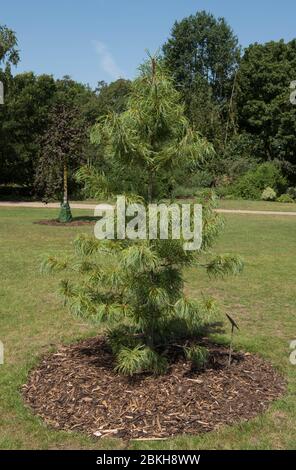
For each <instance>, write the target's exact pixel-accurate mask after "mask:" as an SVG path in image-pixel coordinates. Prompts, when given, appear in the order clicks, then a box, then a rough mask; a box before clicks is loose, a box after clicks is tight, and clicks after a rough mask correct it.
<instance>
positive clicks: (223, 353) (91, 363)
mask: <svg viewBox="0 0 296 470" xmlns="http://www.w3.org/2000/svg"><path fill="white" fill-rule="evenodd" d="M208 347H209V348H210V360H209V364H208V366H207V368H206V369H205V370H203V371H200V372H198V371H194V370H191V369H190V365H189V364H188V363H185V362H184V360H182V358H181V357H180V356H179V357H178V356H177V355H176V358H175V360H174V363H173V364H171V366H170V368H169V371H168V373H167V374H166V375H163V376H159V377H154V376H151V375H149V374H142V375H138V376H136V377H134V378H127V377H123V376H121V375H119V374H116V373H115V372H114V371H113V365H114V364H113V360H112V356H111V353H110V350H109V348H108V346H107V345H106V343H105V341H104V339H103V338H101V337H99V338H92V339H88V340H86V341H83V342H81V343H78V344H75V345H71V346H63V347H60V348H59V350H58V351H57V352H56V353H55V354H50V355H47V356H46V357H44V359H43V360H42V362H41V364H40V365H39V367H38V368H36V369H34V370H33V371H32V372H31V374H30V376H29V379H28V383H27V384H26V385H24V387H23V395H24V399H25V402H26V403H27V404H28V405H29V406H30V407H31V408H32V409H33V410H34V412H35V413H36V414H37V415H38V416H41V417H42V418H43V419H44V420H45V422H46V423H47V424H48V425H50V426H52V427H54V428H56V429H63V430H72V431H83V432H86V433H87V434H89V435H92V436H97V437H121V438H124V439H127V440H129V439H135V438H140V439H147V438H155V439H158V438H167V437H171V436H175V435H178V434H185V433H186V434H197V433H203V432H207V431H211V430H213V429H216V428H218V427H219V426H222V425H225V424H233V423H236V422H239V421H245V420H249V419H251V418H254V417H255V416H256V415H258V414H259V413H262V412H264V411H265V410H266V409H267V408H268V406H269V404H270V403H271V402H272V401H273V400H276V399H277V398H279V397H280V396H281V395H282V394H283V393H284V392H285V388H286V384H285V381H284V379H283V378H282V377H281V376H280V375H279V374H278V372H276V371H275V370H274V369H273V368H272V366H271V365H270V364H269V363H268V362H265V361H264V360H262V359H261V358H259V357H257V356H255V355H251V354H249V353H245V354H244V353H235V354H234V356H233V362H232V364H231V366H230V367H227V350H226V349H225V348H224V347H221V346H218V345H213V344H211V345H208Z"/></svg>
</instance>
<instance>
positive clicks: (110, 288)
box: [44, 59, 242, 375]
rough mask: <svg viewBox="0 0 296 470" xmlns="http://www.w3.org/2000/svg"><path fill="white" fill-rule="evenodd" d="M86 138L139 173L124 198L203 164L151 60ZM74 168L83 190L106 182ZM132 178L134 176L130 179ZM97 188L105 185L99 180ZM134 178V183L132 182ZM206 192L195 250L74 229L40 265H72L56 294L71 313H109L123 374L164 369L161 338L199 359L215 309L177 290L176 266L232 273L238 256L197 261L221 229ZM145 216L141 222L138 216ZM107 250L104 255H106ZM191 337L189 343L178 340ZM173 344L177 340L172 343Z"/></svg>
mask: <svg viewBox="0 0 296 470" xmlns="http://www.w3.org/2000/svg"><path fill="white" fill-rule="evenodd" d="M92 138H93V139H94V140H98V141H101V140H102V139H103V140H104V141H105V142H106V144H107V145H108V150H109V155H110V158H116V159H117V160H118V162H119V163H120V165H121V166H122V167H124V169H125V171H127V172H128V171H129V168H131V167H135V168H136V169H137V170H138V175H139V177H140V175H143V181H144V182H145V191H144V192H142V197H140V196H139V194H135V193H134V194H132V193H130V194H129V198H130V199H133V200H136V201H139V200H140V201H142V202H143V203H144V204H147V203H148V202H149V201H151V200H153V199H155V198H157V197H158V194H157V181H158V179H159V178H161V177H162V171H163V169H169V170H172V169H173V168H176V167H182V166H184V165H188V164H190V163H191V162H193V161H194V162H199V163H200V164H202V162H204V160H205V158H207V156H209V155H210V154H211V152H212V149H211V146H210V145H209V144H208V143H207V142H206V141H204V140H203V139H202V138H201V137H200V135H199V134H198V133H196V132H194V131H193V130H192V129H191V128H190V125H189V122H188V120H187V119H186V117H185V115H184V106H183V104H182V103H181V100H180V95H179V93H178V92H177V91H176V90H175V89H174V86H173V83H172V80H171V79H170V77H169V76H168V75H167V73H166V72H165V70H163V68H162V67H161V66H160V65H159V64H157V63H156V62H155V60H154V59H152V61H151V62H150V63H149V64H146V65H145V66H144V67H143V69H142V74H141V76H140V77H139V78H138V79H136V80H135V81H134V82H133V84H132V90H131V94H130V97H129V101H128V106H127V110H126V111H125V112H123V113H121V114H120V115H116V114H113V115H109V116H108V117H107V118H106V119H104V120H102V121H101V122H100V123H99V124H97V125H96V126H95V128H94V130H93V133H92ZM79 176H80V178H81V179H82V180H84V181H85V184H86V186H87V187H88V188H89V189H90V190H91V192H92V193H93V192H96V193H97V194H99V193H100V194H102V192H103V191H104V190H108V178H107V177H106V176H105V175H101V174H99V173H98V172H97V171H92V170H91V169H83V170H81V171H80V173H79ZM135 183H136V182H135ZM104 186H105V188H104ZM137 187H138V186H137V184H135V186H134V189H136V188H137ZM213 202H214V201H213V198H212V197H211V196H210V195H209V196H208V197H207V198H206V200H205V201H204V221H203V245H202V249H201V250H200V251H199V252H193V251H186V250H184V246H183V242H184V240H182V239H181V240H175V239H172V238H170V237H169V239H168V240H161V239H159V238H157V239H155V240H149V239H147V240H138V241H131V240H127V239H125V240H114V241H113V240H103V241H101V240H96V239H94V238H93V237H88V236H81V237H79V238H78V239H77V240H76V243H75V254H74V256H73V258H70V259H62V260H61V259H56V258H53V257H50V258H49V259H47V260H46V262H45V263H44V269H45V270H51V269H57V270H62V269H67V268H69V269H70V270H73V269H74V271H75V270H76V271H78V272H79V273H80V274H81V275H82V276H83V279H82V280H81V279H80V280H79V281H78V282H77V283H76V284H75V283H74V284H73V283H72V282H71V281H70V280H65V281H63V282H62V293H63V295H64V296H65V299H66V302H67V303H68V305H69V307H70V309H71V310H72V311H73V313H74V314H76V315H79V316H81V317H82V318H88V319H90V320H93V321H95V322H101V321H104V320H108V322H109V326H110V325H111V324H112V323H113V326H112V327H111V328H110V329H109V332H108V340H109V344H110V346H111V347H112V350H113V353H114V356H115V360H116V369H117V370H118V371H120V372H122V373H124V374H129V375H133V374H135V373H138V372H143V371H152V372H154V373H160V372H164V371H165V370H166V367H167V364H168V361H169V360H170V353H169V350H170V344H171V342H174V341H176V339H177V338H178V340H179V341H181V342H182V340H183V341H184V338H185V340H188V344H187V345H186V341H185V342H184V350H183V353H184V354H185V355H186V357H188V358H189V359H190V360H192V361H193V362H194V363H196V365H199V366H201V365H203V364H204V363H205V361H206V358H207V351H206V349H205V348H203V347H201V346H200V345H199V343H198V338H199V337H200V335H201V334H202V332H203V333H204V328H205V326H206V325H208V324H209V323H210V322H211V320H212V319H213V317H214V315H215V312H216V310H215V306H214V302H213V301H212V300H210V299H207V300H205V299H203V300H201V301H194V300H192V299H189V298H187V297H186V296H185V295H184V292H183V284H184V283H183V277H182V269H183V268H184V267H185V266H188V265H190V264H191V263H193V262H196V263H199V265H200V266H206V268H207V270H208V272H209V273H212V274H222V275H223V274H226V273H230V272H232V273H233V272H234V273H236V272H238V271H239V270H240V269H241V267H242V264H241V261H240V260H238V259H236V258H235V257H233V256H225V257H221V256H220V257H218V258H216V259H214V260H211V261H208V262H207V263H206V262H205V260H203V263H201V262H199V261H198V260H199V258H200V256H201V254H202V253H205V252H206V251H207V249H208V248H209V246H211V244H212V243H213V241H214V239H215V237H216V235H217V234H218V233H219V229H220V228H221V220H220V218H219V216H218V215H217V214H216V213H215V212H213V210H212V208H213ZM147 224H148V221H147ZM107 255H108V256H107ZM190 340H191V341H192V342H193V343H192V345H191V347H185V345H186V346H188V345H189V344H190ZM178 344H180V343H178Z"/></svg>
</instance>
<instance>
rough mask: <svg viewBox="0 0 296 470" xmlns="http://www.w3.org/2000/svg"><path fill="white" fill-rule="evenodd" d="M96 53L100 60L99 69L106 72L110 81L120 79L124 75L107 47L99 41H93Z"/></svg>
mask: <svg viewBox="0 0 296 470" xmlns="http://www.w3.org/2000/svg"><path fill="white" fill-rule="evenodd" d="M93 44H94V47H95V50H96V53H97V54H98V56H99V58H100V65H101V68H102V69H103V70H104V72H106V73H107V74H108V75H109V76H110V78H112V80H116V79H117V78H121V77H123V76H124V73H123V72H122V70H121V69H120V67H119V66H118V65H117V64H116V62H115V60H114V58H113V57H112V54H111V53H110V52H109V50H108V47H107V46H106V44H104V43H103V42H101V41H93Z"/></svg>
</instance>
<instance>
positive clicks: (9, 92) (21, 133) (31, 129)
mask: <svg viewBox="0 0 296 470" xmlns="http://www.w3.org/2000/svg"><path fill="white" fill-rule="evenodd" d="M55 93H56V86H55V81H54V79H53V78H52V77H51V76H49V75H40V76H39V77H36V75H34V74H33V73H32V72H28V73H23V74H19V75H16V76H15V77H10V78H9V79H8V78H7V79H6V81H5V104H4V106H2V107H1V113H0V134H1V140H0V155H1V158H0V175H1V183H2V184H8V185H9V184H18V185H22V186H26V187H28V189H29V190H31V189H32V186H33V182H34V173H35V169H36V165H37V156H38V152H39V145H40V142H39V140H40V136H41V135H42V134H43V133H44V132H45V130H46V128H47V125H48V115H49V112H50V109H51V106H52V102H53V98H54V95H55Z"/></svg>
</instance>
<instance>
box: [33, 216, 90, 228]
mask: <svg viewBox="0 0 296 470" xmlns="http://www.w3.org/2000/svg"><path fill="white" fill-rule="evenodd" d="M97 220H98V219H97V218H95V217H93V218H92V217H89V218H85V219H83V218H81V219H78V218H77V219H75V218H74V219H73V220H71V222H65V223H63V222H59V220H57V219H44V220H37V221H36V222H34V224H37V225H53V226H55V227H79V226H80V225H94V224H95V223H96V221H97Z"/></svg>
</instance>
